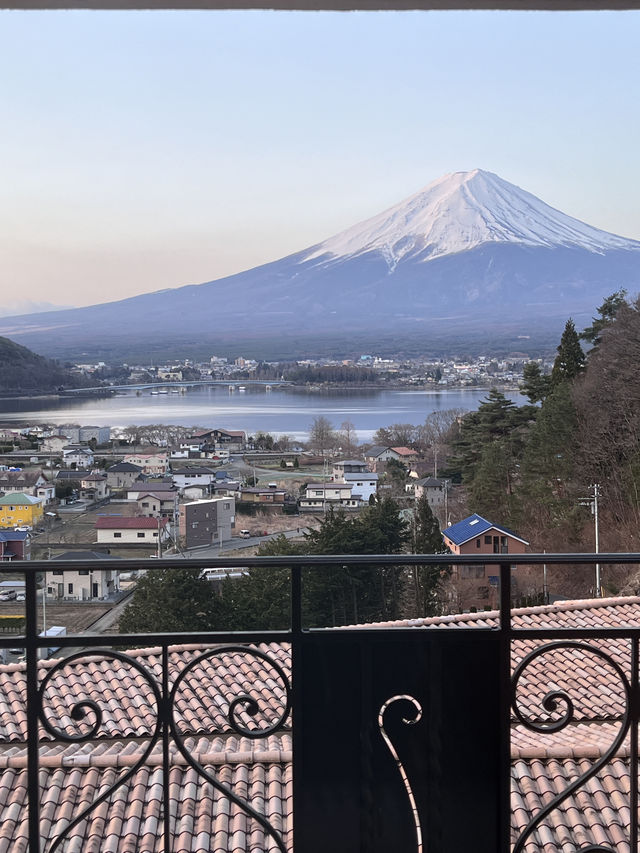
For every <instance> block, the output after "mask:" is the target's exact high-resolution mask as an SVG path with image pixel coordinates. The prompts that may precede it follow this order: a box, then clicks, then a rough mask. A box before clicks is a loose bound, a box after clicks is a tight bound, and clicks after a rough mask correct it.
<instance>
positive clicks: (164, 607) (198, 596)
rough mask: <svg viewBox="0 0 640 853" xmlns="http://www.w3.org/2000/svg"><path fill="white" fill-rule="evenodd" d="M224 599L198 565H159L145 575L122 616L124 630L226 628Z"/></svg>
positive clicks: (168, 630) (121, 628)
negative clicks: (202, 576)
mask: <svg viewBox="0 0 640 853" xmlns="http://www.w3.org/2000/svg"><path fill="white" fill-rule="evenodd" d="M227 627H228V619H227V615H226V613H225V608H224V606H223V602H222V600H221V598H220V596H219V595H217V594H216V593H215V592H213V590H212V587H211V584H210V583H209V581H206V580H204V579H202V578H200V577H199V570H198V569H159V570H158V571H149V572H147V573H146V574H145V575H143V576H142V577H141V578H140V579H139V581H138V584H137V586H136V591H135V593H134V595H133V599H132V601H131V603H130V604H128V605H127V607H126V608H125V611H124V613H123V614H122V616H121V617H120V630H121V631H123V632H125V633H129V632H130V633H141V632H142V633H144V632H148V631H162V632H165V631H166V632H173V631H205V630H213V629H220V630H226V628H227Z"/></svg>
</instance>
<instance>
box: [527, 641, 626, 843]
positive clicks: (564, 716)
mask: <svg viewBox="0 0 640 853" xmlns="http://www.w3.org/2000/svg"><path fill="white" fill-rule="evenodd" d="M557 649H576V650H579V651H582V652H586V653H587V654H590V655H595V656H596V657H599V658H601V659H602V660H603V661H605V663H606V664H607V665H608V666H610V667H611V668H612V669H613V670H614V671H615V673H616V674H617V676H618V678H619V679H620V682H621V684H622V687H623V691H624V698H625V710H624V714H623V715H622V718H621V725H620V730H619V731H618V734H617V735H616V737H615V739H614V740H613V742H612V744H611V745H610V747H609V749H608V750H607V751H606V752H605V753H604V754H603V755H602V756H601V757H600V758H599V759H598V760H597V761H595V762H594V764H593V766H592V767H591V768H590V769H589V770H587V771H585V772H584V773H582V774H581V775H580V776H578V778H577V779H574V780H573V782H571V783H570V784H569V785H568V786H567V787H566V788H565V790H564V791H561V792H560V793H559V794H557V795H556V796H555V797H554V798H553V799H552V800H550V801H549V802H548V803H547V804H546V805H545V806H543V807H542V808H541V809H540V811H538V812H537V813H536V814H535V815H534V816H533V817H532V818H531V820H530V821H529V823H528V824H527V825H526V827H525V828H524V830H523V831H522V833H521V834H520V837H519V838H518V839H517V841H516V843H515V845H514V847H513V850H512V853H522V851H523V850H524V847H525V844H526V842H527V839H528V838H529V837H530V836H531V835H532V833H533V832H535V830H536V829H537V828H538V827H539V826H540V824H541V823H542V821H543V820H544V819H545V818H546V817H547V815H549V814H550V813H551V812H552V811H554V809H556V808H558V806H559V805H560V804H561V803H562V802H564V800H566V799H567V797H570V796H571V794H573V793H574V791H576V790H577V789H578V788H581V787H582V785H584V783H585V782H587V781H588V780H589V779H591V778H592V777H593V776H595V775H596V774H597V773H598V772H599V771H600V770H601V769H602V768H603V767H604V766H605V765H606V764H608V763H609V761H610V760H611V759H612V758H613V756H614V755H615V754H616V752H617V751H618V749H619V748H620V746H621V745H622V743H623V741H624V739H625V737H626V735H627V732H628V731H629V726H630V724H631V685H630V684H629V680H628V678H627V676H626V674H625V672H624V671H623V669H622V668H621V667H620V666H619V664H618V663H616V661H615V660H614V659H613V658H612V657H611V656H610V655H608V654H607V653H606V652H603V651H602V650H601V649H599V648H596V647H595V646H590V645H588V644H586V643H581V642H571V641H564V640H559V641H557V642H553V643H548V644H547V645H544V646H540V647H539V648H537V649H534V650H533V651H532V652H530V653H529V654H528V655H527V656H526V657H524V658H523V659H522V661H521V662H520V663H519V664H518V666H517V667H516V669H515V671H514V673H513V677H512V679H511V707H512V709H513V712H514V714H515V716H516V717H517V719H518V720H519V721H520V722H521V723H522V725H523V726H525V728H527V729H529V730H530V731H534V732H538V733H539V734H546V733H551V732H559V731H562V729H564V728H566V726H568V725H569V724H570V723H571V722H572V721H573V718H574V711H575V708H574V704H573V700H572V699H571V697H570V696H569V694H568V693H567V692H566V690H550V691H549V692H548V693H546V694H545V695H544V696H543V698H542V707H543V708H544V710H545V711H546V712H547V713H549V714H552V713H554V712H556V711H560V713H561V716H560V718H559V719H557V720H545V721H536V720H532V719H530V718H528V717H526V716H525V715H524V714H523V713H522V711H521V710H520V708H519V707H518V701H517V693H518V684H519V681H520V678H521V677H522V675H523V673H524V671H525V670H526V669H527V667H528V666H529V665H530V664H531V663H532V662H533V661H534V660H535V659H536V658H538V657H540V656H541V655H544V654H548V653H549V652H550V651H555V650H557ZM560 703H562V704H563V705H564V710H561V709H560V708H559V704H560ZM633 807H634V806H632V808H633ZM580 853H614V851H613V849H612V848H611V847H605V846H603V845H601V844H590V845H589V846H587V847H581V848H580Z"/></svg>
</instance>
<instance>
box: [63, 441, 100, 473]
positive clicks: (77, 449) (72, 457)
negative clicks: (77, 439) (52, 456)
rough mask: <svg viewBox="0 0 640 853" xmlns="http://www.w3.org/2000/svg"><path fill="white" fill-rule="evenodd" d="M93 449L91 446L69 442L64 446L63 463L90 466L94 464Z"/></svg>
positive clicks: (77, 466) (69, 465)
mask: <svg viewBox="0 0 640 853" xmlns="http://www.w3.org/2000/svg"><path fill="white" fill-rule="evenodd" d="M93 462H94V457H93V451H92V450H91V448H90V447H85V446H81V445H77V444H69V445H67V446H66V447H63V448H62V464H63V465H66V467H67V468H70V467H71V466H72V465H73V466H74V467H75V468H90V467H91V466H92V465H93Z"/></svg>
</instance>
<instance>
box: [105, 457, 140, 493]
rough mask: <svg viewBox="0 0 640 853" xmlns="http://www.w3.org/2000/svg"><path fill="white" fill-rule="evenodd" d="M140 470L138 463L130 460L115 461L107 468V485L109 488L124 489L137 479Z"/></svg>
mask: <svg viewBox="0 0 640 853" xmlns="http://www.w3.org/2000/svg"><path fill="white" fill-rule="evenodd" d="M141 472H142V468H141V466H140V465H133V464H132V463H131V462H116V464H115V465H111V467H110V468H107V472H106V473H107V485H108V486H109V488H110V489H126V488H128V487H129V486H131V485H132V483H133V482H134V481H135V480H137V479H138V476H139V475H140V473H141Z"/></svg>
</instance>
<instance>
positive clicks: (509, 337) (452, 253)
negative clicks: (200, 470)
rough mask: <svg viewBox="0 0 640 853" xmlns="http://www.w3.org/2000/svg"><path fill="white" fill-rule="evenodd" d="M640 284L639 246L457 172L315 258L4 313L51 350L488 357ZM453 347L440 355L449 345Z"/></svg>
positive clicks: (548, 333) (21, 333) (36, 344)
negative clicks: (65, 306) (73, 304)
mask: <svg viewBox="0 0 640 853" xmlns="http://www.w3.org/2000/svg"><path fill="white" fill-rule="evenodd" d="M621 287H625V288H626V289H627V290H628V291H629V293H630V294H634V293H636V292H637V291H639V290H640V242H638V241H635V240H628V239H625V238H623V237H618V236H616V235H614V234H609V233H608V232H606V231H601V230H599V229H597V228H593V227H592V226H590V225H586V224H585V223H583V222H580V221H579V220H577V219H574V218H572V217H571V216H567V215H566V214H564V213H561V212H560V211H558V210H555V209H554V208H552V207H550V206H549V205H547V204H545V203H544V202H543V201H541V200H540V199H538V198H536V196H534V195H532V194H531V193H528V192H526V191H525V190H522V189H520V188H519V187H517V186H515V185H513V184H510V183H508V182H507V181H504V180H502V179H501V178H499V177H498V176H497V175H495V174H493V173H491V172H485V171H481V170H479V169H476V170H474V171H471V172H456V173H453V174H450V175H446V176H444V177H442V178H440V179H438V180H437V181H434V182H433V183H431V184H429V185H428V186H427V187H426V188H425V189H423V190H421V191H420V192H418V193H416V194H415V195H413V196H411V197H410V198H408V199H406V200H405V201H402V202H400V204H398V205H396V206H395V207H392V208H390V209H389V210H386V211H384V212H383V213H381V214H379V215H377V216H374V217H373V218H371V219H368V220H366V221H365V222H362V223H360V224H358V225H355V226H353V227H352V228H349V229H347V230H346V231H343V232H342V233H341V234H338V235H336V236H334V237H331V238H329V239H328V240H325V241H324V242H322V243H318V244H317V245H315V246H312V247H310V248H308V249H305V250H304V251H301V252H298V253H296V254H293V255H289V256H288V257H286V258H282V259H281V260H278V261H274V262H272V263H269V264H264V265H262V266H259V267H255V268H254V269H250V270H247V271H245V272H241V273H238V274H237V275H232V276H227V277H226V278H222V279H218V280H216V281H211V282H207V283H206V284H200V285H189V286H186V287H180V288H176V289H172V290H163V291H158V292H155V293H149V294H144V295H142V296H135V297H132V298H130V299H124V300H121V301H118V302H110V303H105V304H101V305H94V306H90V307H87V308H75V309H71V310H64V311H56V312H46V313H40V314H30V315H27V316H22V317H11V318H5V319H4V320H2V319H0V334H4V335H8V336H9V337H11V338H13V339H16V340H19V341H20V342H22V343H26V344H28V345H29V346H31V347H33V348H34V349H36V350H38V351H41V352H45V353H47V354H51V355H65V356H75V357H78V356H80V355H82V356H83V357H85V356H87V355H90V356H94V357H98V356H100V357H105V356H107V357H114V354H115V353H127V354H131V353H134V352H135V353H137V352H140V353H141V354H142V353H147V354H149V353H154V352H156V353H160V352H165V353H170V352H175V353H176V354H177V353H179V352H181V353H183V354H189V352H193V353H194V354H195V352H196V351H198V352H201V353H206V352H218V351H224V350H225V349H226V350H228V349H229V348H230V347H236V348H239V349H240V350H242V351H243V352H245V353H246V354H247V355H259V356H262V357H272V358H277V357H279V358H284V357H290V356H294V355H300V354H303V353H304V354H306V355H312V354H315V353H320V352H321V351H323V350H324V351H327V349H328V350H331V351H334V352H340V351H342V352H343V353H346V352H348V351H351V350H357V349H360V350H362V349H364V348H366V349H370V348H376V347H377V351H380V349H381V348H382V349H384V348H387V349H389V348H391V349H394V351H396V352H398V351H402V350H405V351H409V350H412V349H413V350H415V351H425V350H428V349H429V348H437V347H440V348H442V347H443V346H445V345H446V344H447V343H448V350H449V351H450V352H451V351H456V350H457V351H461V350H462V351H465V350H466V351H471V350H472V349H473V348H474V346H475V345H474V344H473V342H475V344H477V346H475V348H476V349H478V348H480V349H482V348H483V347H484V349H485V350H486V349H487V348H488V346H489V345H490V344H491V342H493V344H494V345H497V344H498V342H499V341H501V342H502V346H503V347H506V348H507V349H512V350H513V349H523V348H526V345H523V344H520V345H518V341H519V340H521V339H522V337H526V336H530V337H531V338H532V339H534V338H538V339H544V338H545V337H546V338H547V339H553V338H555V336H556V335H557V333H558V331H559V330H560V329H561V328H562V325H563V324H564V322H565V321H566V319H567V318H568V317H569V316H572V317H574V319H576V321H577V324H578V325H579V324H580V322H581V321H582V320H585V321H588V319H589V318H590V317H591V316H592V314H593V312H594V311H595V309H596V307H597V306H598V305H599V304H600V303H601V301H602V299H603V298H604V297H606V296H607V295H609V294H610V293H612V292H613V291H615V290H618V289H620V288H621ZM441 351H442V350H441Z"/></svg>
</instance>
